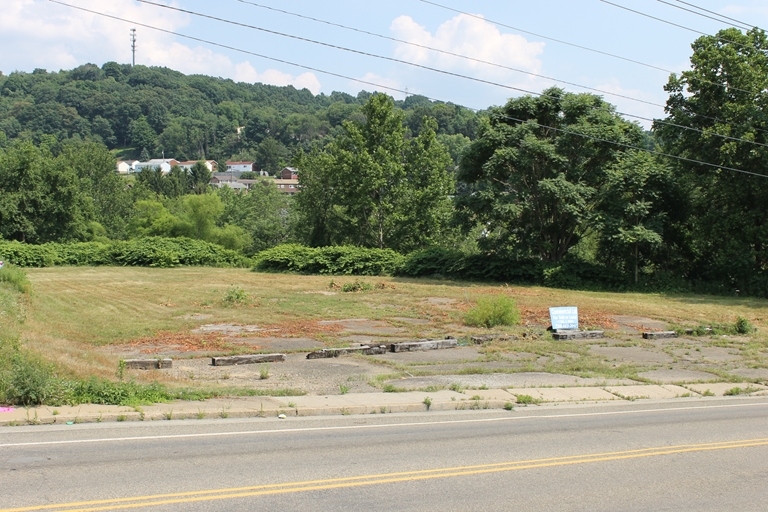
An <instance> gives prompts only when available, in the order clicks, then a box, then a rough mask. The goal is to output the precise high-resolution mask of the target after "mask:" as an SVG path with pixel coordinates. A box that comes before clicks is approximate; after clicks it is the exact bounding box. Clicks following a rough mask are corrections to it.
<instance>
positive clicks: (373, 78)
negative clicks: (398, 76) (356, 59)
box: [352, 72, 404, 98]
mask: <svg viewBox="0 0 768 512" xmlns="http://www.w3.org/2000/svg"><path fill="white" fill-rule="evenodd" d="M359 79H360V81H359V82H357V81H354V82H352V87H353V89H357V90H364V91H368V92H383V93H385V94H389V95H390V96H393V97H395V98H398V97H399V96H402V94H400V93H399V92H398V91H402V90H404V89H403V87H402V86H401V85H400V83H398V82H397V80H393V79H391V78H385V77H383V76H380V75H377V74H376V73H371V72H368V73H366V74H365V75H363V76H361V77H359Z"/></svg>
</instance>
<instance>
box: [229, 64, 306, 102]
mask: <svg viewBox="0 0 768 512" xmlns="http://www.w3.org/2000/svg"><path fill="white" fill-rule="evenodd" d="M234 80H236V81H238V82H250V83H254V82H262V83H265V84H271V85H292V86H294V87H295V88H297V89H305V88H306V89H309V90H310V91H311V92H312V94H318V93H319V92H320V80H318V79H317V76H315V74H314V73H309V72H307V73H302V74H300V75H298V76H292V75H289V74H288V73H283V72H282V71H278V70H276V69H268V70H266V71H264V72H263V73H260V72H258V71H257V70H256V68H254V67H253V66H252V65H251V63H250V62H242V63H240V64H237V65H236V66H235V73H234Z"/></svg>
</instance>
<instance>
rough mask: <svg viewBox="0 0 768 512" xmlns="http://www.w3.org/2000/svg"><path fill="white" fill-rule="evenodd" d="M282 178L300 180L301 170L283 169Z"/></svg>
mask: <svg viewBox="0 0 768 512" xmlns="http://www.w3.org/2000/svg"><path fill="white" fill-rule="evenodd" d="M280 178H282V179H284V180H298V179H299V170H298V169H296V168H294V167H283V170H282V171H280Z"/></svg>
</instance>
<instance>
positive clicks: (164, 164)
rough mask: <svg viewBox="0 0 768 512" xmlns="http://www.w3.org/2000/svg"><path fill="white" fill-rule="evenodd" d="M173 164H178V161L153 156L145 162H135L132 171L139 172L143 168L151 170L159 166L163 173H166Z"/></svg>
mask: <svg viewBox="0 0 768 512" xmlns="http://www.w3.org/2000/svg"><path fill="white" fill-rule="evenodd" d="M174 165H179V162H178V161H177V160H174V159H173V158H154V159H152V160H147V161H146V162H136V164H135V165H134V171H133V172H141V171H143V170H144V169H150V170H152V169H156V168H158V167H159V168H160V170H161V171H162V172H163V174H168V173H169V172H171V167H173V166H174Z"/></svg>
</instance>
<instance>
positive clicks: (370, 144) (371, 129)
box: [294, 94, 454, 251]
mask: <svg viewBox="0 0 768 512" xmlns="http://www.w3.org/2000/svg"><path fill="white" fill-rule="evenodd" d="M362 110H363V114H364V115H365V123H363V124H362V125H361V124H357V123H352V122H346V123H344V124H343V130H342V132H341V133H340V134H339V135H338V136H337V137H335V138H334V139H333V140H332V141H331V142H330V143H329V144H327V145H326V146H325V147H323V148H322V149H319V148H316V149H315V150H313V151H310V152H309V153H300V154H299V155H298V156H297V158H296V159H295V162H294V164H295V166H296V167H297V168H298V169H299V182H300V184H301V188H300V190H299V193H298V194H297V195H296V207H297V209H298V213H299V216H300V221H299V223H298V226H299V227H300V229H301V230H302V237H303V239H304V240H305V241H306V242H307V243H308V244H310V245H313V246H327V245H344V244H354V245H359V246H363V247H378V248H380V249H382V248H385V247H387V248H392V249H395V250H399V251H410V250H413V249H417V248H420V247H424V246H426V245H430V243H431V242H433V241H437V240H441V239H442V238H443V237H444V236H445V233H446V231H447V230H448V221H449V219H450V213H451V207H450V201H449V195H450V194H451V193H453V189H454V184H453V177H452V174H451V173H450V172H449V168H450V166H451V159H450V155H449V153H448V151H447V150H446V148H445V147H444V146H443V145H442V144H441V143H440V142H439V141H438V139H437V137H436V133H435V131H436V129H437V126H436V123H435V121H434V120H429V119H424V120H423V122H422V123H421V125H420V130H419V132H418V135H417V136H416V137H414V138H412V139H407V138H406V128H405V125H404V115H403V113H402V112H401V111H399V110H397V109H396V108H395V106H394V102H393V101H392V99H391V98H389V97H388V96H386V95H384V94H374V95H372V96H371V97H370V99H369V100H368V101H367V102H366V104H365V105H364V106H363V109H362Z"/></svg>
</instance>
